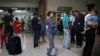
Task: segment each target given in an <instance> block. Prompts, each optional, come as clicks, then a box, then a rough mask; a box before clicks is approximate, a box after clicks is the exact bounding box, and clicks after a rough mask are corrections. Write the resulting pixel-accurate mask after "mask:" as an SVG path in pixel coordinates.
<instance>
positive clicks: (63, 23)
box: [62, 13, 70, 50]
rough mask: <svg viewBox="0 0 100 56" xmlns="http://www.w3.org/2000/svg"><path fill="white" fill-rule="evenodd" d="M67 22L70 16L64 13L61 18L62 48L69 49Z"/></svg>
mask: <svg viewBox="0 0 100 56" xmlns="http://www.w3.org/2000/svg"><path fill="white" fill-rule="evenodd" d="M69 22H70V18H69V17H68V16H67V15H66V13H65V14H64V17H63V19H62V25H63V32H64V38H63V48H65V49H68V50H70V29H69Z"/></svg>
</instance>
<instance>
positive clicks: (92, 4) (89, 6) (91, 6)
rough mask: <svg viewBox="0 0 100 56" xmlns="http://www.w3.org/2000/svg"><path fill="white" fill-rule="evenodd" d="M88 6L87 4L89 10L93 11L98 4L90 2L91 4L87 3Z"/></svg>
mask: <svg viewBox="0 0 100 56" xmlns="http://www.w3.org/2000/svg"><path fill="white" fill-rule="evenodd" d="M86 6H87V9H88V11H91V10H92V9H94V8H95V6H96V5H95V4H94V3H90V4H87V5H86Z"/></svg>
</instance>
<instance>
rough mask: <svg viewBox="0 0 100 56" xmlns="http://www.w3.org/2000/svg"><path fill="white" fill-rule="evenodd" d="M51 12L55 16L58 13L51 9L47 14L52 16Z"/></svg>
mask: <svg viewBox="0 0 100 56" xmlns="http://www.w3.org/2000/svg"><path fill="white" fill-rule="evenodd" d="M51 13H53V15H54V16H55V14H56V13H55V12H54V11H49V12H48V13H47V16H50V14H51Z"/></svg>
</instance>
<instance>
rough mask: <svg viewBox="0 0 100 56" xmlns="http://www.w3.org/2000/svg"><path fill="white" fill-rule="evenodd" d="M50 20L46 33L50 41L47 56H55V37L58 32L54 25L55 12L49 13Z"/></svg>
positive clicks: (47, 23)
mask: <svg viewBox="0 0 100 56" xmlns="http://www.w3.org/2000/svg"><path fill="white" fill-rule="evenodd" d="M47 16H48V18H47V21H46V33H47V37H48V41H49V46H48V48H47V56H55V55H56V53H55V51H56V50H55V45H54V35H55V32H56V30H57V26H56V24H55V23H54V21H53V20H54V18H55V12H53V11H49V12H48V14H47Z"/></svg>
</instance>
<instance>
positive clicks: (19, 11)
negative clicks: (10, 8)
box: [15, 10, 23, 13]
mask: <svg viewBox="0 0 100 56" xmlns="http://www.w3.org/2000/svg"><path fill="white" fill-rule="evenodd" d="M15 12H19V13H21V12H23V11H22V10H15Z"/></svg>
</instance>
